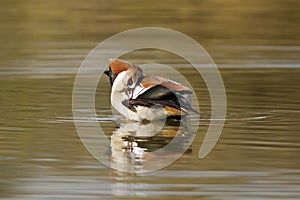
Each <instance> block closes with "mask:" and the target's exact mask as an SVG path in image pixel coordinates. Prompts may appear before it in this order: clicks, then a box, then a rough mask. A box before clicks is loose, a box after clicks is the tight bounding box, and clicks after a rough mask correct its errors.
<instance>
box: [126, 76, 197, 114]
mask: <svg viewBox="0 0 300 200" xmlns="http://www.w3.org/2000/svg"><path fill="white" fill-rule="evenodd" d="M191 93H192V91H191V89H190V88H188V87H186V86H183V85H181V84H180V83H177V82H175V81H171V80H169V79H166V78H162V77H157V76H145V77H144V78H143V79H142V81H141V82H140V84H139V85H137V86H136V88H135V89H134V91H133V95H132V99H130V102H129V103H130V105H133V106H135V105H136V106H137V105H141V106H147V107H151V106H153V105H161V106H163V107H165V108H168V110H170V111H171V112H172V113H178V112H180V111H184V112H185V111H186V110H189V109H190V108H191V105H190V101H189V99H188V98H187V95H188V94H191ZM174 109H175V110H174Z"/></svg>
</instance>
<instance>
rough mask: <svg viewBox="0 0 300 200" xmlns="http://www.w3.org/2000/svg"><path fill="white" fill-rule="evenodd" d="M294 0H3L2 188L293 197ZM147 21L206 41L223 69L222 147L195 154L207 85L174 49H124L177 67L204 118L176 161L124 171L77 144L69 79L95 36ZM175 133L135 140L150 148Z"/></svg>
mask: <svg viewBox="0 0 300 200" xmlns="http://www.w3.org/2000/svg"><path fill="white" fill-rule="evenodd" d="M299 8H300V5H299V2H298V1H293V0H288V1H244V2H240V1H177V0H176V1H172V2H171V1H163V2H160V1H154V2H142V1H126V2H125V1H110V2H108V1H56V0H55V1H51V2H41V1H18V0H16V1H1V2H0V22H1V29H0V42H1V46H0V52H1V53H0V90H1V92H0V198H3V199H174V198H177V199H183V198H188V199H213V200H214V199H276V198H277V199H299V198H300V189H299V188H300V184H299V183H300V169H299V167H300V161H299V153H300V145H299V144H300V135H299V131H300V125H299V119H300V104H299V100H300V93H299V89H300V84H299V83H300V68H299V67H300V57H299V55H300V28H299V26H298V24H299V17H300V16H299ZM143 26H158V27H165V28H171V29H175V30H178V31H181V32H183V33H185V34H187V35H189V36H190V37H192V38H193V39H195V40H197V41H198V42H199V43H201V44H202V45H203V46H204V48H205V49H206V50H207V51H208V53H209V54H210V55H211V57H212V58H213V59H214V61H215V62H216V64H217V65H218V67H220V72H221V75H222V78H223V81H224V84H225V88H226V94H227V117H226V122H225V126H224V129H223V132H222V135H221V137H220V139H219V141H218V143H217V145H216V146H215V148H214V149H213V151H212V152H211V153H210V154H209V155H208V156H207V157H206V158H205V159H199V158H198V151H199V148H200V146H201V145H202V142H203V138H204V136H205V132H206V131H207V127H208V125H209V122H210V106H211V105H210V99H209V94H208V92H207V89H206V87H205V83H204V82H203V81H202V80H199V78H197V76H196V75H195V73H194V70H193V69H192V68H190V67H188V66H185V65H182V61H181V60H178V58H176V57H174V56H172V55H168V54H164V53H162V54H157V53H155V54H151V53H149V54H148V53H145V52H144V53H140V54H133V55H128V58H129V59H132V60H133V61H136V62H138V63H143V62H145V63H147V62H148V61H149V60H151V61H157V62H159V63H163V64H168V65H170V66H175V68H176V69H177V70H178V71H179V72H180V73H182V74H183V75H185V76H186V77H188V80H189V81H190V83H191V85H193V89H194V90H195V92H196V93H197V96H198V101H199V102H198V103H199V107H200V109H201V112H202V116H201V120H200V126H199V131H198V134H197V136H196V137H195V140H194V141H193V143H192V145H191V146H190V147H189V148H188V151H187V152H186V153H185V154H184V155H182V156H181V157H180V158H179V159H178V160H177V161H176V162H174V163H172V164H171V165H170V166H168V167H166V168H164V169H162V170H159V171H156V172H154V173H147V174H133V173H123V172H120V171H118V170H113V169H110V168H108V167H106V166H104V165H103V164H101V163H100V162H99V161H97V160H96V159H95V158H93V157H92V156H91V155H90V154H89V152H88V151H87V150H86V149H85V147H84V146H83V144H82V142H81V140H80V138H79V137H78V134H77V132H76V129H75V127H74V123H73V121H72V119H73V116H72V89H73V83H74V80H75V76H76V72H77V70H78V68H79V66H80V64H81V62H82V61H83V59H84V58H85V57H86V55H87V54H88V53H89V52H90V51H91V50H92V49H93V48H94V47H95V46H96V45H97V44H98V43H99V42H101V41H103V40H104V39H106V38H107V37H109V36H112V35H114V34H116V33H119V32H121V31H124V30H127V29H130V28H136V27H143ZM137 40H138V39H137ZM108 53H109V52H108ZM153 73H155V71H154V72H153ZM100 86H101V87H100ZM100 86H99V89H98V90H97V94H96V95H97V96H96V100H98V101H97V104H96V109H97V114H98V116H97V117H98V118H97V119H98V120H99V121H100V122H99V123H100V124H101V126H102V128H103V130H104V132H105V133H106V134H107V135H108V136H110V135H112V134H113V131H115V130H117V129H118V128H119V127H120V122H119V121H116V116H115V115H113V114H112V111H111V106H110V102H109V92H110V89H109V82H108V81H107V80H106V79H105V78H103V79H101V84H100ZM100 100H101V101H100ZM122 123H124V122H121V125H122ZM170 137H172V134H171V133H168V134H165V135H164V134H162V135H161V136H159V137H157V138H154V139H151V140H150V139H149V140H145V141H144V143H140V145H141V146H146V147H147V148H149V149H151V148H153V149H155V148H158V147H160V146H162V145H165V142H168V141H169V140H170ZM110 151H111V149H110V147H109V146H108V147H107V155H110ZM113 159H116V158H113ZM133 165H134V164H133Z"/></svg>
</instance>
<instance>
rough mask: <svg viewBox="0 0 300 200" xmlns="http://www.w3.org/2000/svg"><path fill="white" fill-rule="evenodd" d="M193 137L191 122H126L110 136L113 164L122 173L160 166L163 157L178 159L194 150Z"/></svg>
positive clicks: (165, 158) (143, 170)
mask: <svg viewBox="0 0 300 200" xmlns="http://www.w3.org/2000/svg"><path fill="white" fill-rule="evenodd" d="M193 138H194V134H192V133H190V131H189V126H188V123H181V124H179V123H177V124H172V123H165V122H164V121H154V122H149V123H141V122H126V123H123V124H121V125H120V127H119V128H118V129H116V130H115V131H114V132H113V134H112V135H111V143H110V147H111V167H112V168H114V169H117V170H119V171H123V172H135V173H138V172H145V171H147V170H149V167H150V168H151V167H153V166H155V165H157V166H159V165H160V162H161V161H162V159H164V160H168V159H170V158H172V157H174V158H176V159H177V158H178V157H179V156H181V154H183V153H188V152H191V148H190V144H191V142H192V140H193ZM158 152H159V153H158Z"/></svg>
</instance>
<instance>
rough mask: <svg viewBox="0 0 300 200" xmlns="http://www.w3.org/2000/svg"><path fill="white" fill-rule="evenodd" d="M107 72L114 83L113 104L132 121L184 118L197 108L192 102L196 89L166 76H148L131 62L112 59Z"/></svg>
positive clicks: (112, 83)
mask: <svg viewBox="0 0 300 200" xmlns="http://www.w3.org/2000/svg"><path fill="white" fill-rule="evenodd" d="M105 74H106V75H108V76H109V78H110V83H111V85H112V91H111V104H112V106H113V107H114V108H115V109H116V110H117V111H118V112H120V113H121V114H122V115H123V116H125V117H126V118H128V119H130V120H133V121H145V120H146V121H154V120H161V119H166V118H168V117H174V118H180V117H182V116H184V115H186V114H187V113H188V111H189V110H192V111H195V110H194V109H193V108H192V107H191V105H190V97H189V96H190V94H192V91H191V90H190V89H189V88H188V87H186V86H183V85H181V84H179V83H177V82H175V81H172V80H169V79H166V78H163V77H158V76H146V75H144V74H143V71H142V69H141V68H139V67H137V66H135V65H133V64H132V63H130V62H127V61H124V60H121V59H110V60H109V70H108V71H106V72H105ZM195 112H197V111H195Z"/></svg>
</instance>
